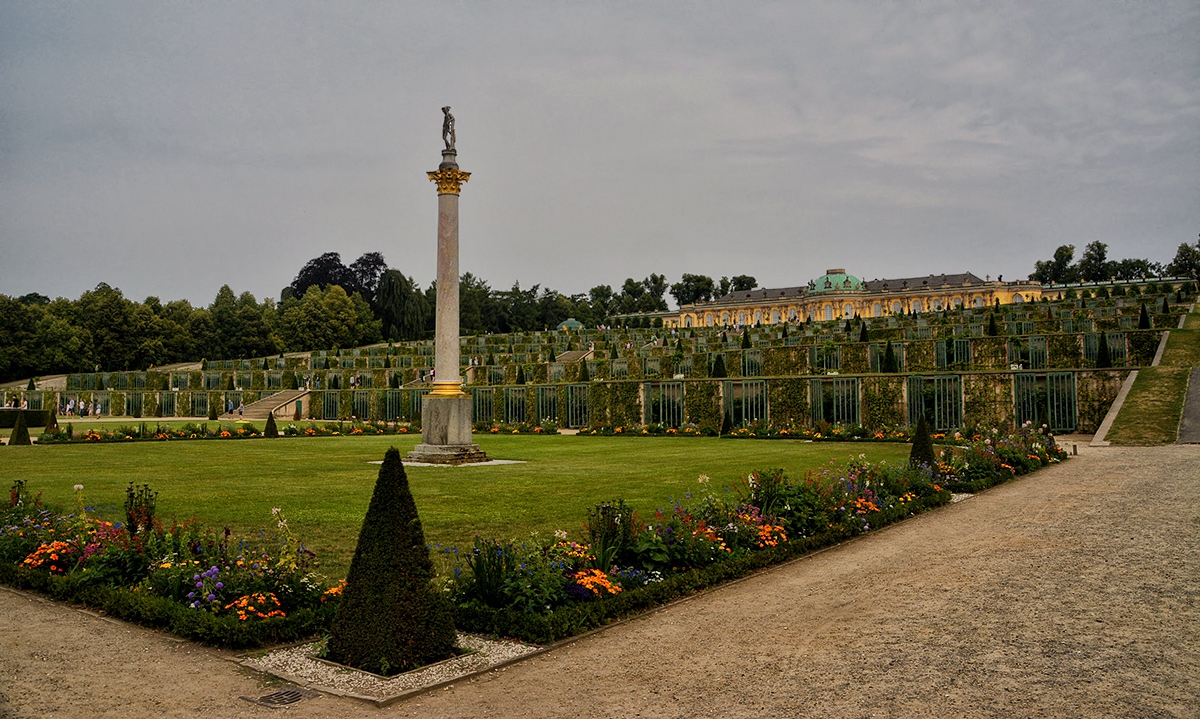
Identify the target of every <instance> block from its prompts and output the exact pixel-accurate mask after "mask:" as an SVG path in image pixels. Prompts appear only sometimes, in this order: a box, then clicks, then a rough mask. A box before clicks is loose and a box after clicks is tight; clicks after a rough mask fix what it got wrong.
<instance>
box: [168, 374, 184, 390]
mask: <svg viewBox="0 0 1200 719" xmlns="http://www.w3.org/2000/svg"><path fill="white" fill-rule="evenodd" d="M171 388H172V389H187V388H188V373H187V372H172V373H171Z"/></svg>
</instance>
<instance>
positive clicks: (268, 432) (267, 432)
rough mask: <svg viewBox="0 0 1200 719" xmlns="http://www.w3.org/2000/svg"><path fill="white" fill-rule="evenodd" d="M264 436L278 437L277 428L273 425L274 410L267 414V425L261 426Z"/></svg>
mask: <svg viewBox="0 0 1200 719" xmlns="http://www.w3.org/2000/svg"><path fill="white" fill-rule="evenodd" d="M263 436H264V437H278V436H279V428H278V427H276V426H275V412H271V413H269V414H268V415H267V426H266V427H264V428H263Z"/></svg>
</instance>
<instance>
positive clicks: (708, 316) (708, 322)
mask: <svg viewBox="0 0 1200 719" xmlns="http://www.w3.org/2000/svg"><path fill="white" fill-rule="evenodd" d="M704 326H705V327H712V326H713V316H712V313H711V312H705V313H704Z"/></svg>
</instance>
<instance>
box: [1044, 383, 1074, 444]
mask: <svg viewBox="0 0 1200 719" xmlns="http://www.w3.org/2000/svg"><path fill="white" fill-rule="evenodd" d="M1046 403H1047V405H1048V410H1049V414H1050V422H1049V424H1050V431H1052V432H1064V431H1066V432H1069V431H1072V430H1074V429H1075V427H1076V425H1077V424H1078V422H1079V418H1078V415H1077V407H1076V402H1075V373H1074V372H1051V373H1050V374H1048V375H1046Z"/></svg>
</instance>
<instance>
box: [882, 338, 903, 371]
mask: <svg viewBox="0 0 1200 719" xmlns="http://www.w3.org/2000/svg"><path fill="white" fill-rule="evenodd" d="M880 370H881V371H883V372H899V371H900V368H899V367H898V366H897V365H896V350H894V349H892V341H891V340H888V343H887V347H885V348H884V350H883V366H882V367H880Z"/></svg>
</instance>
